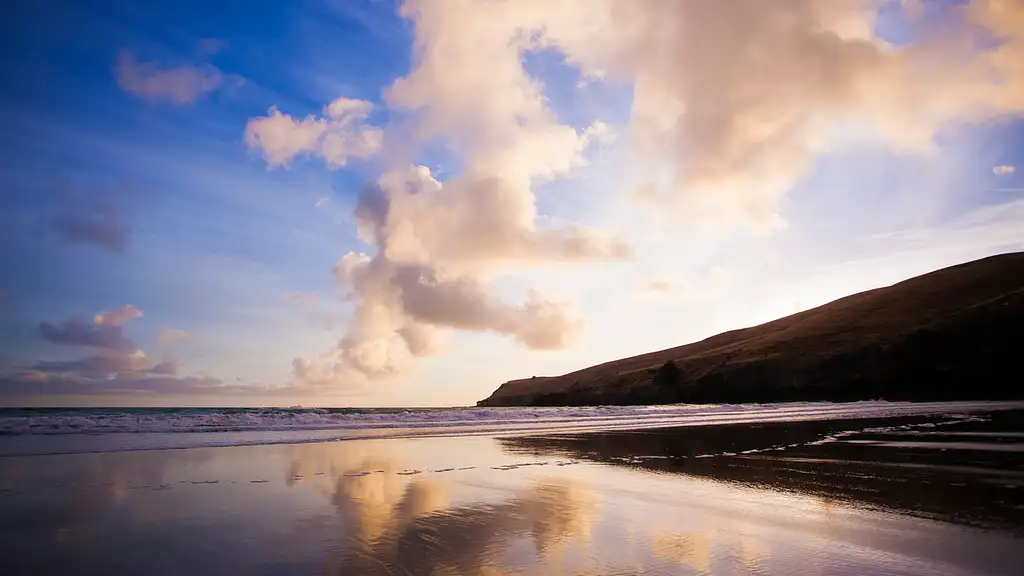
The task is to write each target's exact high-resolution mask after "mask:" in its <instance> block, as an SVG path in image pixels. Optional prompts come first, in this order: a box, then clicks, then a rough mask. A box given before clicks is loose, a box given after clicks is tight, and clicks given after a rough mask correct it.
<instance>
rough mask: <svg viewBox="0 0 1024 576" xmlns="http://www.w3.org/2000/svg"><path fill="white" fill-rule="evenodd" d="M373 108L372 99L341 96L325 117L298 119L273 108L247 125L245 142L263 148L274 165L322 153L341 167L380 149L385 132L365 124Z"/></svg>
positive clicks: (269, 163) (287, 164) (331, 164)
mask: <svg viewBox="0 0 1024 576" xmlns="http://www.w3.org/2000/svg"><path fill="white" fill-rule="evenodd" d="M372 110H373V104H372V103H371V102H367V101H365V100H354V99H350V98H338V99H336V100H335V101H333V102H331V103H330V104H328V105H327V106H326V107H325V108H324V110H323V115H322V116H313V115H312V114H311V115H309V116H306V117H305V118H303V119H301V120H296V119H295V118H292V117H291V116H289V115H288V114H283V113H281V112H280V111H279V110H278V109H277V108H276V107H271V108H270V109H269V110H268V111H267V116H262V117H259V118H252V119H250V120H249V122H248V123H247V124H246V126H245V143H246V145H247V146H248V147H249V148H250V149H254V150H256V149H258V150H260V151H261V152H262V154H263V159H264V160H266V162H267V166H268V167H271V168H272V167H276V166H280V167H283V168H289V167H290V166H291V162H292V160H294V159H295V158H296V157H299V156H319V157H320V158H322V159H323V160H324V162H325V163H326V164H327V166H328V167H329V168H341V167H344V166H345V165H347V164H348V163H349V161H350V160H351V159H353V158H355V159H363V158H368V157H370V156H372V155H373V154H375V153H376V152H377V151H378V150H379V149H380V147H381V143H382V141H383V131H382V130H381V129H380V128H376V127H373V126H370V125H368V124H366V123H365V120H366V118H367V117H368V116H369V115H370V112H371V111H372Z"/></svg>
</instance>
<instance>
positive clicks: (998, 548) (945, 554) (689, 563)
mask: <svg viewBox="0 0 1024 576" xmlns="http://www.w3.org/2000/svg"><path fill="white" fill-rule="evenodd" d="M865 441H869V443H865ZM943 442H945V443H946V447H947V448H950V449H949V450H942V449H941V448H942V446H941V445H940V446H936V444H941V443H943ZM907 443H916V445H915V446H913V447H907V446H906V444H907ZM996 443H998V444H1000V445H1001V446H1003V447H1004V448H1007V447H1009V449H1008V450H1002V451H998V450H991V449H990V448H991V445H993V444H996ZM965 448H971V449H970V450H968V449H965ZM2 461H3V463H4V466H3V467H0V553H2V554H4V556H5V558H11V559H12V560H11V562H10V563H9V567H8V570H9V573H11V574H13V575H18V574H36V573H50V572H68V571H69V570H70V572H76V571H77V572H84V573H105V574H115V575H117V574H132V573H140V572H142V573H148V574H153V575H154V576H162V575H163V574H177V573H183V572H193V571H194V572H196V573H203V574H232V573H239V572H249V573H254V572H259V573H265V574H278V573H280V574H294V573H323V574H339V575H342V574H344V575H350V574H351V575H362V574H387V573H395V572H397V573H405V572H408V573H410V574H449V573H457V574H467V575H478V576H493V575H495V574H511V573H515V574H537V575H540V574H550V573H552V572H553V571H557V570H563V571H569V572H570V573H597V574H605V573H638V572H648V573H650V572H653V573H658V574H693V573H694V572H704V573H720V572H721V573H735V572H737V571H738V572H747V571H755V572H761V573H786V574H791V573H800V572H801V571H802V570H806V568H807V567H812V566H815V565H818V566H822V567H825V566H827V567H829V571H830V573H838V574H862V573H877V572H878V571H879V570H883V569H884V570H888V571H890V572H893V571H895V572H898V573H901V574H921V575H925V574H927V575H929V576H931V575H933V574H992V575H1002V574H1013V573H1014V570H1015V569H1016V567H1018V566H1020V565H1021V563H1024V547H1021V546H1020V541H1021V539H1022V538H1024V496H1022V495H1021V494H1022V492H1021V491H1022V490H1024V409H1016V410H997V411H993V412H989V413H984V414H982V413H979V414H967V413H963V412H961V413H959V414H957V413H953V414H947V415H942V414H938V415H936V414H932V415H902V416H891V417H884V418H845V419H843V418H834V419H830V420H820V419H819V420H800V421H787V422H778V421H776V422H772V421H764V420H762V421H758V422H746V423H726V424H720V425H714V426H706V425H705V426H684V427H671V428H649V429H641V430H621V429H620V430H603V431H595V430H589V431H583V432H580V431H568V430H562V431H559V432H556V433H548V434H543V435H516V434H492V435H458V436H419V437H413V438H367V439H361V440H359V441H353V442H312V443H305V444H276V445H254V446H231V447H216V448H210V447H197V448H191V449H179V450H141V451H133V452H101V453H81V454H74V455H50V456H12V457H9V458H5V459H3V460H2ZM903 464H913V465H914V466H903ZM954 464H955V465H957V466H959V468H956V466H953V465H954ZM993 481H995V483H993ZM961 484H962V486H961ZM929 486H930V487H929ZM1007 502H1011V503H1013V502H1016V504H1015V505H1008V504H1007ZM1014 506H1016V507H1014ZM162 558H163V559H167V558H174V562H171V563H167V562H164V561H162V560H161V559H162ZM167 566H171V567H170V568H169V567H167ZM72 567H73V568H74V569H71V568H72ZM403 571H404V572H403Z"/></svg>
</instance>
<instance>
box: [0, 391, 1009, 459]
mask: <svg viewBox="0 0 1024 576" xmlns="http://www.w3.org/2000/svg"><path fill="white" fill-rule="evenodd" d="M1022 407H1024V403H1007V402H922V403H912V402H885V401H864V402H850V403H830V402H798V403H787V404H715V405H706V404H705V405H687V404H679V405H669V406H602V407H562V408H547V407H545V408H515V407H512V408H471V407H463V408H298V407H296V408H0V456H14V455H22V456H24V455H43V454H71V453H84V452H120V451H131V450H159V449H178V448H196V447H215V446H247V445H263V444H292V443H304V442H324V441H340V440H351V439H357V438H394V437H413V436H426V435H430V436H438V435H459V436H463V435H478V434H486V435H495V434H501V433H505V432H508V433H515V434H517V435H524V434H536V433H552V432H559V431H564V432H582V431H595V430H614V429H636V428H662V427H667V426H673V427H674V426H702V425H715V424H741V423H755V422H772V421H806V420H826V419H849V418H886V417H895V416H912V415H919V414H948V415H951V416H953V417H954V419H955V418H969V417H970V416H969V414H970V413H971V412H979V411H988V410H1004V409H1010V408H1022Z"/></svg>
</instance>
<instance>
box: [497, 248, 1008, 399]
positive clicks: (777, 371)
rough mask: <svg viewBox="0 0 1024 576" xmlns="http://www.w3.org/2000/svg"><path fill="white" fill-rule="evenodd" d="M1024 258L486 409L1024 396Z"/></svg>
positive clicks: (525, 383) (637, 361)
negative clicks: (1022, 358)
mask: <svg viewBox="0 0 1024 576" xmlns="http://www.w3.org/2000/svg"><path fill="white" fill-rule="evenodd" d="M1021 354H1024V253H1013V254H1004V255H1000V256H993V257H990V258H985V259H982V260H977V261H974V262H969V263H966V264H961V265H958V266H953V267H950V268H944V269H942V270H938V271H935V272H932V273H930V274H925V275H923V276H918V277H916V278H912V279H910V280H906V281H904V282H900V283H898V284H894V285H892V286H888V287H885V288H878V289H875V290H869V291H867V292H861V293H859V294H854V295H852V296H848V297H846V298H841V299H839V300H836V301H834V302H830V303H828V304H825V305H824V306H820V307H818V308H814V309H812V310H807V311H805V312H801V313H799V314H794V315H792V316H787V317H785V318H781V319H779V320H775V321H772V322H768V323H766V324H761V325H759V326H754V327H752V328H744V329H741V330H733V331H730V332H725V333H722V334H718V335H717V336H712V337H711V338H708V339H706V340H702V341H700V342H695V343H692V344H687V345H685V346H679V347H677V348H670V349H668V350H662V351H659V352H652V353H649V354H643V355H640V356H634V357H631V358H624V359H621V360H615V361H613V362H607V363H604V364H599V365H597V366H592V367H590V368H585V369H583V370H578V371H576V372H571V373H569V374H565V375H562V376H554V377H545V378H531V379H525V380H512V381H510V382H506V383H505V384H503V385H502V386H501V387H500V388H498V389H497V390H496V391H495V392H494V393H493V394H492V395H491V396H490V397H489V398H487V399H485V400H482V401H480V402H478V404H479V405H481V406H516V405H595V404H652V403H671V402H697V403H700V402H783V401H794V400H834V401H842V400H857V399H868V398H886V399H894V400H895V399H902V400H934V399H960V398H993V399H994V398H1022V397H1024V368H1021V365H1020V363H1019V362H1018V357H1019V356H1021Z"/></svg>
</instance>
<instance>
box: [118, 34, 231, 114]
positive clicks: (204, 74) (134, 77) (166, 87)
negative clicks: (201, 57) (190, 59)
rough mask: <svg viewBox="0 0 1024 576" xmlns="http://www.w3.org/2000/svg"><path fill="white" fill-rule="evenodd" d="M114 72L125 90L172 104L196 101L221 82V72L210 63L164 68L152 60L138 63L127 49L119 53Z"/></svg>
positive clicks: (119, 85) (222, 79) (216, 87)
mask: <svg viewBox="0 0 1024 576" xmlns="http://www.w3.org/2000/svg"><path fill="white" fill-rule="evenodd" d="M201 49H202V46H201ZM114 73H115V76H116V78H117V85H118V87H120V88H121V89H122V90H124V91H125V92H129V93H131V94H134V95H136V96H138V97H140V98H146V99H151V100H170V101H171V102H173V103H175V104H192V103H195V102H196V101H197V100H199V99H200V98H202V97H203V96H205V95H207V94H209V93H210V92H212V91H214V90H216V89H218V88H219V87H220V86H221V84H222V83H223V81H224V76H223V74H222V73H221V71H220V70H218V69H217V68H216V67H215V66H212V65H210V64H204V65H202V66H192V65H182V66H175V67H163V66H161V65H160V64H159V63H157V62H153V61H150V62H140V61H138V60H136V59H135V57H134V56H133V55H132V54H131V53H130V52H127V51H122V52H121V53H120V54H119V55H118V58H117V64H116V65H115V67H114Z"/></svg>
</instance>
